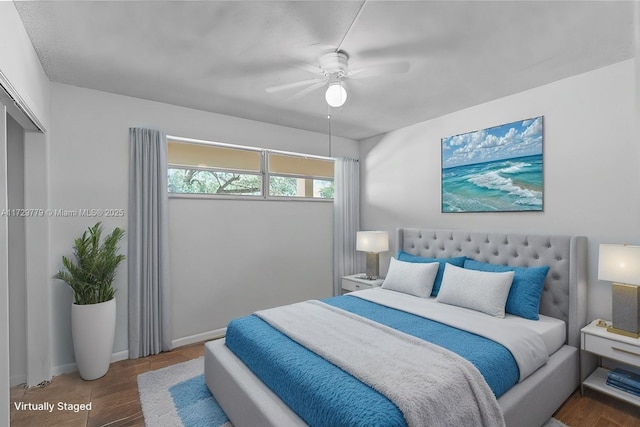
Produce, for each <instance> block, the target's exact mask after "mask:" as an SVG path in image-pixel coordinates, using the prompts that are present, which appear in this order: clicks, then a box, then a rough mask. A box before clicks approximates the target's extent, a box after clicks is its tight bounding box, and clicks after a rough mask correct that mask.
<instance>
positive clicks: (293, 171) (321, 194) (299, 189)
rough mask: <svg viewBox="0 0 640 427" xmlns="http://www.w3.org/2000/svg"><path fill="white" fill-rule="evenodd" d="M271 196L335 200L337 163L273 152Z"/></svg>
mask: <svg viewBox="0 0 640 427" xmlns="http://www.w3.org/2000/svg"><path fill="white" fill-rule="evenodd" d="M268 156H269V161H268V163H269V196H274V197H307V198H315V199H317V198H320V199H332V198H333V160H326V159H320V158H310V157H302V156H297V155H292V154H281V153H275V152H270V153H268Z"/></svg>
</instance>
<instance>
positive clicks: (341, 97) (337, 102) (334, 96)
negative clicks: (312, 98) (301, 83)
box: [324, 82, 347, 108]
mask: <svg viewBox="0 0 640 427" xmlns="http://www.w3.org/2000/svg"><path fill="white" fill-rule="evenodd" d="M324 98H325V99H326V100H327V104H329V106H331V107H334V108H338V107H342V106H343V105H344V103H345V102H346V101H347V90H346V89H345V88H344V86H343V85H342V82H333V83H330V84H329V87H327V92H326V93H325V94H324Z"/></svg>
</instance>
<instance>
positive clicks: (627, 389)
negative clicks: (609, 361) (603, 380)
mask: <svg viewBox="0 0 640 427" xmlns="http://www.w3.org/2000/svg"><path fill="white" fill-rule="evenodd" d="M607 385H608V386H610V387H614V388H617V389H618V390H622V391H624V392H626V393H630V394H633V395H634V396H638V397H640V389H637V388H634V387H630V386H628V385H627V384H624V383H620V382H617V381H615V380H610V379H609V380H607Z"/></svg>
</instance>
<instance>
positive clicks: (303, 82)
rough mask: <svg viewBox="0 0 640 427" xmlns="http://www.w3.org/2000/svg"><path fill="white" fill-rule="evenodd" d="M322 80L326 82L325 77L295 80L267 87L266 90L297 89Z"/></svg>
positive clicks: (270, 91)
mask: <svg viewBox="0 0 640 427" xmlns="http://www.w3.org/2000/svg"><path fill="white" fill-rule="evenodd" d="M318 82H321V83H323V84H324V79H317V78H316V79H308V80H301V81H299V82H293V83H286V84H283V85H278V86H270V87H268V88H266V89H265V90H266V91H267V92H268V93H276V92H281V91H283V90H288V89H295V88H297V87H300V86H307V85H310V84H314V83H318Z"/></svg>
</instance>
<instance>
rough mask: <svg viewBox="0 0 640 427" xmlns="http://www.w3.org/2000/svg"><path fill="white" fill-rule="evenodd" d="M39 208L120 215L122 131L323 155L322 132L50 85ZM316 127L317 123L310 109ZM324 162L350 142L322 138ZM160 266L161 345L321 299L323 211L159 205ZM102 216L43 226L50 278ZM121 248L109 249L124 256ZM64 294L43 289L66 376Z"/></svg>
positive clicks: (120, 221)
mask: <svg viewBox="0 0 640 427" xmlns="http://www.w3.org/2000/svg"><path fill="white" fill-rule="evenodd" d="M51 103H52V108H51V113H52V114H51V132H50V153H49V155H50V159H49V165H48V166H49V177H50V179H49V189H50V194H49V207H50V208H51V209H80V208H89V209H91V208H94V209H107V208H116V209H119V208H124V209H125V210H127V207H128V206H127V203H128V175H129V151H128V150H129V149H128V147H129V142H128V129H129V127H132V126H146V127H153V128H157V129H162V130H164V131H165V132H166V133H167V134H169V135H174V136H183V137H188V138H195V139H204V140H213V141H219V142H227V143H234V144H242V145H252V146H260V147H265V148H273V149H280V150H289V151H298V152H303V153H309V154H316V155H327V154H328V152H327V150H328V137H327V136H326V135H322V134H317V133H312V132H306V131H301V130H298V129H292V128H285V127H281V126H276V125H271V124H266V123H261V122H255V121H250V120H245V119H239V118H235V117H229V116H222V115H218V114H212V113H206V112H203V111H197V110H191V109H187V108H183V107H177V106H172V105H167V104H161V103H157V102H151V101H146V100H142V99H136V98H130V97H125V96H119V95H113V94H108V93H104V92H99V91H94V90H88V89H82V88H78V87H73V86H68V85H62V84H52V85H51ZM319 120H326V118H325V115H324V114H323V113H322V112H319ZM333 154H334V155H348V156H351V157H357V156H358V148H357V143H356V142H355V141H352V140H347V139H340V138H334V139H333ZM169 209H170V212H169V213H170V250H171V259H170V263H171V265H170V268H171V280H172V286H173V298H174V303H173V311H172V314H173V334H172V336H173V338H174V340H182V341H184V340H183V339H184V338H187V337H190V336H193V335H198V334H206V333H207V332H209V331H212V330H215V329H219V328H223V327H225V326H226V323H227V321H228V320H230V319H231V318H232V317H235V316H237V315H240V314H245V313H249V312H251V311H253V310H255V308H258V307H264V306H270V305H276V304H281V303H286V302H290V301H295V300H299V299H303V298H312V297H322V296H328V295H330V292H331V283H330V281H331V265H332V264H331V263H332V261H331V260H332V252H331V233H332V230H331V218H332V210H331V204H328V203H322V202H270V201H269V202H267V201H226V200H213V201H212V200H200V199H171V200H170V201H169ZM97 220H102V221H103V223H104V225H105V227H106V229H107V230H109V231H110V230H111V229H113V228H114V227H116V226H118V227H122V228H124V229H125V230H126V228H127V217H126V215H125V217H122V218H78V217H73V218H62V217H54V218H51V219H50V230H51V231H50V242H51V244H50V246H51V249H50V257H51V264H52V268H51V270H52V271H51V275H53V273H54V272H55V270H56V269H58V268H60V267H61V262H60V259H61V257H62V255H65V254H70V252H71V249H70V248H71V245H72V242H73V239H74V238H75V237H76V236H78V235H79V234H81V233H82V231H83V230H84V229H85V228H86V227H87V226H89V225H92V224H93V223H95V222H96V221H97ZM126 248H127V242H126V240H124V241H123V242H122V244H121V250H122V252H123V253H125V254H126ZM126 270H127V269H126V265H123V266H122V267H121V268H120V269H119V273H118V277H117V280H116V286H117V288H118V291H117V294H116V298H117V306H118V308H117V316H118V323H117V327H116V342H115V346H114V352H115V353H119V352H125V351H126V350H127V348H128V342H127V283H126V277H127V271H126ZM70 303H71V292H70V290H69V289H68V287H67V286H66V285H65V284H64V283H62V282H57V283H56V282H54V284H53V287H52V317H53V322H52V337H53V364H54V366H55V367H56V368H55V369H54V372H60V371H62V370H68V369H72V368H73V365H72V363H73V360H74V357H73V347H72V341H71V333H70V308H69V304H70Z"/></svg>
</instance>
